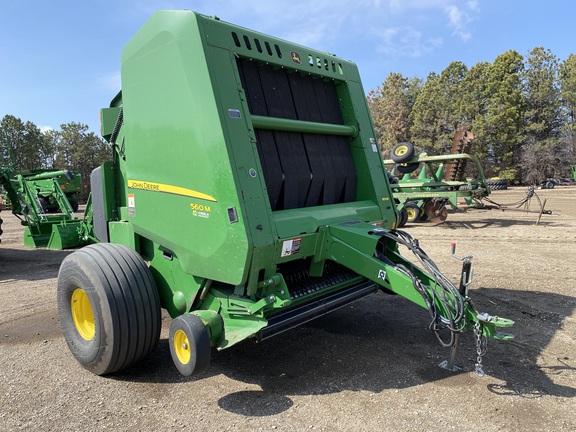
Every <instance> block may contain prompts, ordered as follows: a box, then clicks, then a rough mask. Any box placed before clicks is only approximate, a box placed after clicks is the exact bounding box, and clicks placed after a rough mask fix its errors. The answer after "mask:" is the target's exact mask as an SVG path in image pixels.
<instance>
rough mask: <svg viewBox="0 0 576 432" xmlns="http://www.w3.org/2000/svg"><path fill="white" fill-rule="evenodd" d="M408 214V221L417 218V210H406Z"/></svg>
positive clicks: (409, 208)
mask: <svg viewBox="0 0 576 432" xmlns="http://www.w3.org/2000/svg"><path fill="white" fill-rule="evenodd" d="M406 213H408V219H409V220H412V219H414V218H415V217H416V210H415V209H414V208H412V207H408V208H407V209H406Z"/></svg>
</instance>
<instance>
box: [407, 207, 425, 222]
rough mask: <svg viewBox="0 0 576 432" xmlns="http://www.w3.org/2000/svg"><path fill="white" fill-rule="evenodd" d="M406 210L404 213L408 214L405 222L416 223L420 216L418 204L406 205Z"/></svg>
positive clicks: (420, 211)
mask: <svg viewBox="0 0 576 432" xmlns="http://www.w3.org/2000/svg"><path fill="white" fill-rule="evenodd" d="M404 208H405V209H406V213H407V214H408V219H407V221H408V222H410V223H413V222H418V221H419V220H420V216H421V214H422V210H421V209H420V207H418V204H416V203H415V202H409V203H406V205H405V206H404Z"/></svg>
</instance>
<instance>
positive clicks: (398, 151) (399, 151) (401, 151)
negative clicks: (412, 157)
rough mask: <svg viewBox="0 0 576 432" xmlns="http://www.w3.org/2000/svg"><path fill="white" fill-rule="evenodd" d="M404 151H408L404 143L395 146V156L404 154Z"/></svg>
mask: <svg viewBox="0 0 576 432" xmlns="http://www.w3.org/2000/svg"><path fill="white" fill-rule="evenodd" d="M406 153H408V146H405V145H403V146H399V147H396V150H394V154H395V155H396V156H404V155H405V154H406Z"/></svg>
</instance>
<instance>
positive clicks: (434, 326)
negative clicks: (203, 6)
mask: <svg viewBox="0 0 576 432" xmlns="http://www.w3.org/2000/svg"><path fill="white" fill-rule="evenodd" d="M121 75H122V91H121V92H120V93H118V95H117V96H116V97H115V98H114V99H113V100H112V102H111V104H110V107H108V108H105V109H103V110H102V111H101V118H102V135H103V136H104V138H105V139H107V140H108V141H109V142H110V144H111V147H112V150H113V151H112V155H111V160H110V161H108V162H106V163H104V164H103V165H102V166H101V167H99V168H97V169H96V170H94V172H93V173H92V175H91V186H92V201H91V202H92V205H91V212H90V214H91V215H92V217H91V218H90V223H91V227H93V231H92V228H91V232H90V233H88V234H86V237H87V238H95V239H97V240H98V243H96V244H92V245H89V246H86V247H84V248H82V249H79V250H78V251H76V252H74V253H72V254H71V255H69V256H67V257H66V258H65V259H64V261H63V263H62V266H61V268H60V272H59V279H58V306H59V317H60V322H61V325H62V329H63V332H64V335H65V338H66V341H67V343H68V346H69V347H70V350H71V351H72V353H73V355H74V356H75V357H76V359H77V360H78V361H79V362H80V363H81V364H82V365H83V366H84V367H85V368H87V369H89V370H91V371H92V372H94V373H96V374H100V375H102V374H108V373H113V372H117V371H121V370H124V369H126V368H127V367H129V366H131V365H132V364H134V363H135V362H137V361H138V360H140V359H142V358H143V357H145V356H146V355H148V354H149V353H150V352H152V351H153V350H154V348H155V347H156V345H157V343H158V340H159V337H160V329H161V318H160V309H161V308H164V309H166V310H167V311H168V313H169V314H170V315H171V317H172V318H173V320H172V323H171V326H170V334H169V344H170V352H171V355H172V359H173V361H174V364H175V365H176V367H177V369H178V370H179V371H180V372H181V373H182V374H184V375H191V374H197V373H200V372H202V371H204V370H205V369H206V368H207V367H208V365H209V362H210V358H211V351H212V347H215V348H217V349H219V350H220V349H224V348H228V347H230V346H232V345H234V344H236V343H238V342H241V341H243V340H245V339H247V338H256V339H259V340H264V339H267V338H269V337H272V336H274V335H277V334H279V333H282V332H284V331H286V330H289V329H291V328H293V327H296V326H298V325H300V324H303V323H305V322H308V321H310V320H312V319H314V318H316V317H319V316H322V315H324V314H326V313H328V312H331V311H333V310H335V309H338V308H340V307H342V306H345V305H348V304H350V303H351V302H353V301H355V300H358V299H360V298H362V297H364V296H366V295H369V294H372V293H375V292H377V291H378V290H382V291H384V292H385V293H388V294H398V295H401V296H402V297H405V298H407V299H408V300H410V301H412V302H414V303H416V304H418V305H420V306H422V307H423V308H425V309H427V310H428V311H429V312H430V316H431V321H430V329H431V330H433V331H434V332H435V333H436V334H437V335H438V336H439V338H440V340H441V342H442V343H443V345H446V346H453V347H455V346H456V341H457V339H458V335H459V334H460V333H462V332H463V331H465V330H467V329H469V330H470V329H471V330H474V331H475V333H476V334H477V336H478V337H477V339H478V340H479V341H480V340H481V339H483V338H485V337H493V338H498V339H509V338H511V336H509V335H506V334H503V333H500V332H499V331H498V330H499V328H501V327H509V326H511V325H512V324H513V322H512V321H510V320H506V319H502V318H497V317H491V316H490V315H488V314H480V313H479V312H478V311H476V310H475V309H474V307H473V306H472V304H471V301H470V299H469V297H468V294H467V287H468V284H469V281H470V273H471V272H470V265H469V262H468V263H467V264H465V269H466V270H465V271H464V272H463V276H462V278H463V281H464V282H461V285H460V287H456V286H455V285H454V284H453V283H452V282H450V280H449V279H448V278H446V277H445V276H444V275H443V274H442V273H441V272H440V270H439V269H438V267H437V266H436V265H435V264H434V263H433V261H432V260H431V259H430V258H429V257H428V256H427V255H426V253H425V252H424V251H423V250H422V248H421V247H420V246H419V244H418V242H417V241H416V240H414V239H413V238H411V237H410V236H409V235H408V234H407V233H405V232H402V231H398V230H396V229H395V228H396V224H397V212H396V208H395V204H394V198H393V196H392V193H391V190H390V185H389V183H388V180H387V175H386V171H385V169H384V165H383V162H382V158H381V155H380V152H379V148H378V144H377V142H376V137H375V133H374V129H373V125H372V122H371V119H370V115H369V111H368V107H367V105H366V99H365V96H364V92H363V89H362V85H361V82H360V76H359V73H358V69H357V67H356V65H355V64H354V63H352V62H350V61H347V60H344V59H341V58H339V57H336V56H334V55H332V54H327V53H324V52H320V51H316V50H312V49H310V48H305V47H302V46H299V45H295V44H292V43H289V42H286V41H283V40H279V39H275V38H272V37H270V36H267V35H264V34H261V33H256V32H253V31H251V30H247V29H244V28H241V27H237V26H234V25H232V24H229V23H225V22H223V21H220V20H219V19H217V18H214V17H207V16H203V15H200V14H197V13H194V12H191V11H160V12H157V13H155V14H154V15H153V16H152V17H151V18H150V20H149V21H148V22H147V23H146V24H145V25H144V26H143V27H142V29H140V30H139V31H138V33H137V34H136V35H135V36H134V37H133V38H132V39H131V40H130V41H129V43H128V44H127V45H126V47H125V48H124V50H123V52H122V65H121ZM400 247H402V248H404V247H405V248H407V249H408V251H410V252H412V254H413V256H414V259H413V261H415V262H417V263H418V266H417V265H416V264H413V263H412V262H411V261H409V260H407V259H405V258H404V257H403V256H402V255H401V253H400ZM479 344H480V342H479ZM478 348H479V349H480V348H481V347H480V345H479V346H478ZM453 350H455V348H454V349H453ZM453 352H454V351H453ZM479 363H480V359H479Z"/></svg>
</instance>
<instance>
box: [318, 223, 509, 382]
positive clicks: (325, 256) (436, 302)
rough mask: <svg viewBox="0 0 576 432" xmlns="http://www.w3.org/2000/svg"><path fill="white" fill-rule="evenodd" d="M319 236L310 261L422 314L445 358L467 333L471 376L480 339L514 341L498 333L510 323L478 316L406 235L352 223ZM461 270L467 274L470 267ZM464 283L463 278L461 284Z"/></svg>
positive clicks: (464, 291) (327, 229)
mask: <svg viewBox="0 0 576 432" xmlns="http://www.w3.org/2000/svg"><path fill="white" fill-rule="evenodd" d="M321 236H322V239H323V241H322V245H323V247H322V248H321V249H320V250H319V251H317V252H318V253H317V256H316V257H315V261H317V262H323V261H325V260H331V261H335V262H337V263H339V264H341V265H343V266H345V267H348V268H349V269H351V270H353V271H354V272H356V273H358V274H361V275H362V276H364V277H366V278H368V279H370V280H371V281H373V282H375V283H376V284H378V285H379V286H380V288H381V289H382V290H384V291H385V292H389V293H395V294H399V295H401V296H402V297H405V298H406V299H408V300H410V301H412V302H414V303H416V304H417V305H419V306H421V307H423V308H426V309H428V311H429V312H430V316H431V318H432V321H431V323H430V326H429V328H430V329H431V330H433V331H434V332H435V334H436V336H437V337H438V340H439V341H440V343H441V344H442V345H443V346H446V347H453V353H454V355H451V357H454V356H455V350H456V346H457V343H458V336H459V334H460V333H462V332H463V331H464V330H466V329H473V330H474V334H475V336H476V344H477V349H478V363H477V365H476V370H477V372H478V373H479V374H480V372H482V371H481V356H482V355H483V354H484V351H485V345H486V342H485V339H486V338H487V337H490V338H493V339H500V340H511V339H513V338H514V336H513V335H511V334H507V333H503V332H500V331H499V330H498V329H499V328H502V327H511V326H512V325H513V324H514V321H512V320H510V319H507V318H500V317H497V316H491V315H489V314H488V313H478V312H477V311H476V310H475V309H474V307H473V305H472V302H471V300H470V298H469V297H468V295H467V285H468V284H469V283H466V285H465V287H461V289H458V288H457V287H456V286H455V285H454V284H453V283H452V282H451V281H450V280H449V279H448V278H447V277H446V276H444V275H443V274H442V273H441V272H440V270H439V269H438V267H437V266H436V264H435V263H434V262H433V261H432V260H431V259H430V258H429V257H428V256H427V255H426V253H425V252H424V251H423V250H422V248H421V247H420V245H419V244H418V241H417V240H415V239H413V238H412V237H411V236H410V235H409V234H408V233H406V232H403V231H398V230H385V229H382V228H377V227H375V226H374V225H371V224H367V223H361V222H358V223H344V224H339V225H331V226H327V227H325V228H323V229H322V230H321ZM398 245H403V246H405V247H406V248H408V249H409V250H410V251H411V252H413V253H414V255H415V256H416V257H417V259H418V261H419V262H420V264H422V267H423V269H421V268H419V267H417V266H416V265H414V264H413V263H411V262H410V261H408V260H406V259H405V258H403V257H402V256H401V255H400V254H399V252H398ZM465 268H466V269H467V271H468V272H470V265H468V266H467V267H465ZM467 277H468V276H467V275H466V274H465V273H464V272H463V275H462V278H463V280H465V279H466V278H467ZM464 288H466V289H464ZM443 330H447V331H448V332H449V337H448V339H446V340H444V339H443V337H441V335H440V332H441V331H443ZM482 374H483V372H482Z"/></svg>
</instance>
